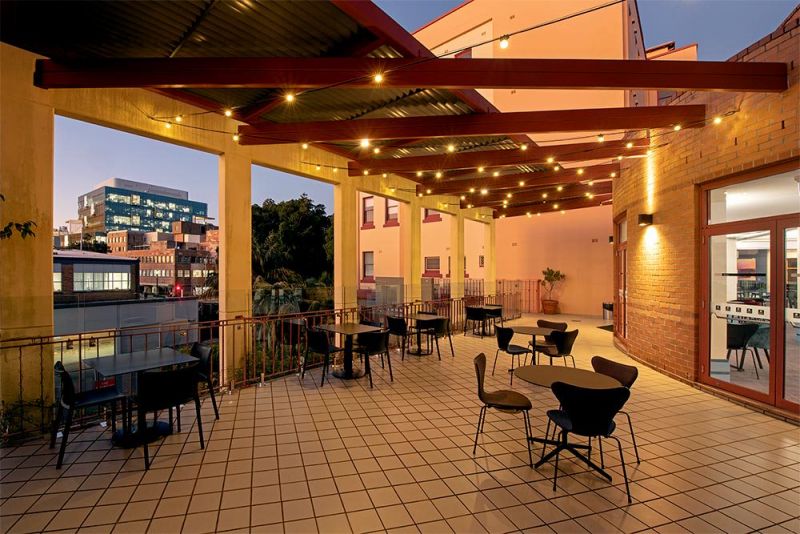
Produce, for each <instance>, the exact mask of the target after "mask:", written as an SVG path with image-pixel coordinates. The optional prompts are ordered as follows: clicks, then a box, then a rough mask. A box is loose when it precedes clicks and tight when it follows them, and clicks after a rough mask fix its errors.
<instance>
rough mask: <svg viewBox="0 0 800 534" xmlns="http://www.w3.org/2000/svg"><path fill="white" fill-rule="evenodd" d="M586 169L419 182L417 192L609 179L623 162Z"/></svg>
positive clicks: (464, 191) (456, 191) (465, 191)
mask: <svg viewBox="0 0 800 534" xmlns="http://www.w3.org/2000/svg"><path fill="white" fill-rule="evenodd" d="M582 169H583V172H582V173H580V174H579V173H578V168H575V169H562V170H560V171H552V170H550V171H545V172H523V173H518V174H506V175H503V176H498V177H497V178H494V177H492V176H487V177H485V178H472V179H467V180H448V181H440V182H438V183H427V184H417V187H416V192H417V194H420V193H421V194H423V195H469V190H470V189H471V188H474V189H475V192H479V191H480V190H481V188H487V189H489V190H491V191H496V190H503V189H516V190H520V188H523V189H524V188H526V187H527V188H530V187H545V186H550V185H566V184H574V183H577V182H588V181H594V180H608V179H611V178H612V174H613V175H614V176H616V175H617V174H618V173H619V164H618V163H609V164H606V165H592V166H591V167H584V168H582ZM520 182H522V183H523V185H520ZM429 191H430V192H429Z"/></svg>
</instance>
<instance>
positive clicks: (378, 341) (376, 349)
mask: <svg viewBox="0 0 800 534" xmlns="http://www.w3.org/2000/svg"><path fill="white" fill-rule="evenodd" d="M358 344H359V346H360V347H362V348H363V349H364V350H365V351H366V352H368V353H369V354H379V353H382V352H386V351H387V350H389V331H388V330H381V331H380V332H365V333H363V334H358Z"/></svg>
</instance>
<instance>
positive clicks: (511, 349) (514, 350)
mask: <svg viewBox="0 0 800 534" xmlns="http://www.w3.org/2000/svg"><path fill="white" fill-rule="evenodd" d="M506 352H507V353H509V354H530V352H531V349H529V348H527V347H520V346H519V345H509V346H508V348H507V349H506Z"/></svg>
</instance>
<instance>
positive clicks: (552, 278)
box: [542, 267, 567, 300]
mask: <svg viewBox="0 0 800 534" xmlns="http://www.w3.org/2000/svg"><path fill="white" fill-rule="evenodd" d="M566 277H567V275H565V274H564V273H562V272H561V271H556V270H554V269H551V268H550V267H548V268H547V269H545V270H544V271H542V285H543V286H544V291H545V293H547V300H552V299H551V297H552V295H553V289H555V287H556V284H558V283H559V282H563V281H564V279H565V278H566Z"/></svg>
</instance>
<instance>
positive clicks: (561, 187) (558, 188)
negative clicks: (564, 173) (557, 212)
mask: <svg viewBox="0 0 800 534" xmlns="http://www.w3.org/2000/svg"><path fill="white" fill-rule="evenodd" d="M563 190H564V186H563V185H559V186H558V187H556V191H558V192H561V191H563Z"/></svg>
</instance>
